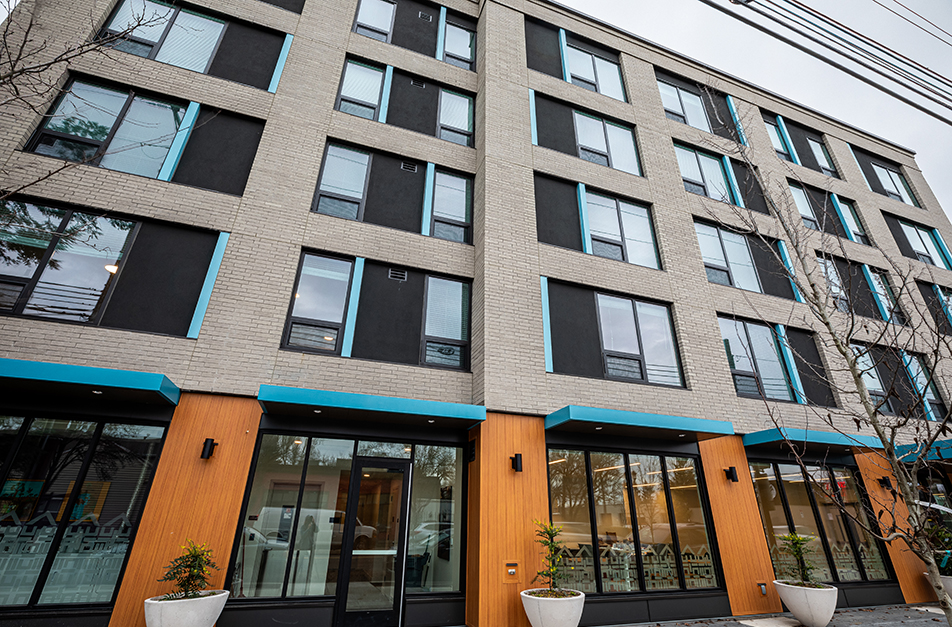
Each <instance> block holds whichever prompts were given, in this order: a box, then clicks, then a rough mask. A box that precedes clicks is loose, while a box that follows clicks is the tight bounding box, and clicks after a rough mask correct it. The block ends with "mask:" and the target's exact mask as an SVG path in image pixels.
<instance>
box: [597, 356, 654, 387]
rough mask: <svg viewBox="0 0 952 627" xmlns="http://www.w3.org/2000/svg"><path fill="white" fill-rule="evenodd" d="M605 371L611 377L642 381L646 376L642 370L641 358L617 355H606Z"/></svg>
mask: <svg viewBox="0 0 952 627" xmlns="http://www.w3.org/2000/svg"><path fill="white" fill-rule="evenodd" d="M605 372H606V374H608V376H610V377H618V378H620V379H634V380H638V381H640V380H642V379H644V378H645V374H644V372H642V370H641V360H638V359H629V358H627V357H618V356H616V355H605Z"/></svg>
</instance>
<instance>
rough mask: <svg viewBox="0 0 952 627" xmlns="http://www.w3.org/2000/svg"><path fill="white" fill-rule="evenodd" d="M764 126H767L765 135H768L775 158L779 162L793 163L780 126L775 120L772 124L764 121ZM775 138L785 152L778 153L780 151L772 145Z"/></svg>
mask: <svg viewBox="0 0 952 627" xmlns="http://www.w3.org/2000/svg"><path fill="white" fill-rule="evenodd" d="M764 124H766V125H767V134H768V135H770V139H771V141H770V145H771V147H772V148H773V149H774V153H775V154H776V155H777V158H778V159H780V160H781V161H787V162H789V163H793V154H792V153H791V152H790V146H788V145H787V140H786V139H784V136H783V132H782V131H781V130H780V124H779V123H777V121H776V120H774V121H773V122H771V121H769V120H766V119H765V120H764ZM774 138H776V139H777V140H778V141H779V142H780V145H781V146H783V147H784V149H785V150H786V152H780V150H779V149H778V148H777V147H776V146H775V145H774V143H773V139H774Z"/></svg>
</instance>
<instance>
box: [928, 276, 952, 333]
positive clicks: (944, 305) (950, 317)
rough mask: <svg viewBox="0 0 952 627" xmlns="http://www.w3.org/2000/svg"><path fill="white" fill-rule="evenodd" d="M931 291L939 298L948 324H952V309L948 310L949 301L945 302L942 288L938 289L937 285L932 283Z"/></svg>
mask: <svg viewBox="0 0 952 627" xmlns="http://www.w3.org/2000/svg"><path fill="white" fill-rule="evenodd" d="M932 292H933V293H934V294H935V297H936V298H938V299H939V303H940V304H941V305H942V311H944V312H945V317H946V318H948V320H949V324H952V311H949V303H948V302H946V300H945V296H944V295H943V294H942V290H941V289H939V286H938V285H936V284H934V283H933V284H932Z"/></svg>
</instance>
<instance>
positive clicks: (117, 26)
mask: <svg viewBox="0 0 952 627" xmlns="http://www.w3.org/2000/svg"><path fill="white" fill-rule="evenodd" d="M172 10H173V9H172V7H170V6H166V5H164V4H159V3H158V2H149V0H125V2H123V3H122V4H121V5H120V6H119V8H118V9H116V13H115V15H113V16H112V20H110V21H109V25H108V26H107V27H106V28H107V29H109V30H111V31H112V32H114V33H122V32H125V31H127V30H129V29H130V28H132V29H133V30H132V32H130V33H126V34H127V35H131V36H132V37H136V38H137V39H144V40H146V41H148V42H151V43H153V44H154V43H157V42H158V41H159V38H160V37H162V33H163V32H164V31H165V26H166V25H167V24H168V21H169V18H170V17H171V15H172Z"/></svg>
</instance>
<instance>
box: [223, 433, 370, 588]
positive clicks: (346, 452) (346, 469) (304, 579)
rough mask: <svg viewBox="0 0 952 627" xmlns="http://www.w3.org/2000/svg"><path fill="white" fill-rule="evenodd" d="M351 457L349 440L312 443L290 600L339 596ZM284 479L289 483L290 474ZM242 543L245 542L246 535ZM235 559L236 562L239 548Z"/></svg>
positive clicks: (360, 530) (366, 530)
mask: <svg viewBox="0 0 952 627" xmlns="http://www.w3.org/2000/svg"><path fill="white" fill-rule="evenodd" d="M285 437H287V436H285ZM294 439H295V440H300V441H304V440H306V439H307V438H305V437H303V436H299V437H297V438H294ZM353 456H354V441H353V440H329V439H321V438H312V439H311V452H310V455H309V456H308V461H307V478H306V479H305V481H304V494H303V495H302V497H301V515H300V516H298V522H297V535H295V538H294V552H293V554H292V555H291V559H292V560H293V561H292V562H291V580H290V581H289V582H288V596H291V597H300V596H305V597H306V596H320V595H333V594H334V593H335V592H336V591H337V580H338V574H339V569H340V554H341V544H342V542H343V540H344V512H345V511H346V510H347V491H348V489H349V488H350V465H351V463H352V461H351V460H352V459H353ZM288 478H289V479H292V480H293V478H292V477H290V475H289V477H288ZM357 529H358V533H360V534H364V535H368V536H370V535H373V532H374V529H373V528H372V527H364V526H363V525H362V524H361V523H360V522H359V521H358V522H357ZM242 541H243V542H244V541H245V538H244V536H242ZM238 556H239V560H240V559H241V550H240V549H239V552H238ZM241 567H242V565H240V564H239V566H236V567H235V576H236V578H237V577H238V575H239V573H240V571H239V568H241ZM249 574H250V573H249ZM282 576H283V573H282ZM233 589H234V588H233Z"/></svg>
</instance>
